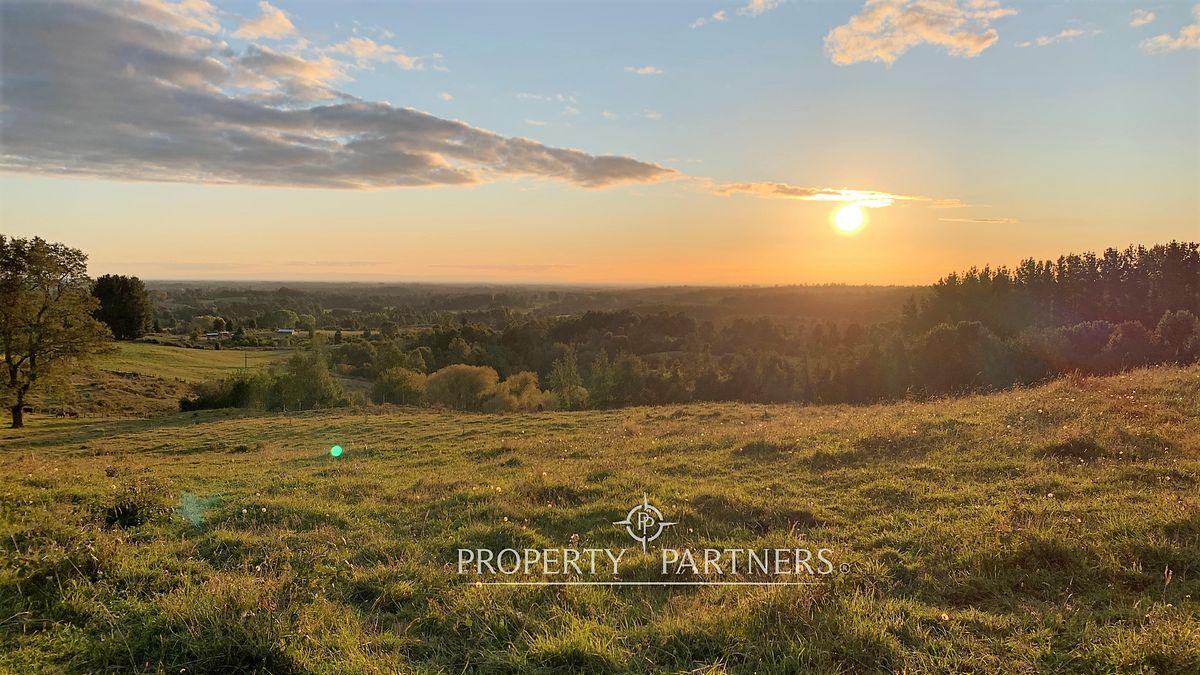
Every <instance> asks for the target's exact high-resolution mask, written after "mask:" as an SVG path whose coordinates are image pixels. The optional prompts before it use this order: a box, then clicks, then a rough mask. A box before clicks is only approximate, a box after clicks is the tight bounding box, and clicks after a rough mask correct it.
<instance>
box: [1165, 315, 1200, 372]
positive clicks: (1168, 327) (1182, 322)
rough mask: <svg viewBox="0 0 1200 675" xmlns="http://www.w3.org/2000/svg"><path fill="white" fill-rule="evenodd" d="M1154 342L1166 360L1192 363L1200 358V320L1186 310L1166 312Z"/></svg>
mask: <svg viewBox="0 0 1200 675" xmlns="http://www.w3.org/2000/svg"><path fill="white" fill-rule="evenodd" d="M1154 341H1155V343H1156V344H1157V345H1158V348H1159V350H1160V351H1161V352H1162V355H1163V358H1165V359H1166V360H1168V361H1172V362H1174V363H1180V364H1183V363H1191V362H1192V361H1195V360H1196V359H1198V358H1200V319H1197V318H1196V315H1195V314H1192V313H1191V312H1189V311H1187V310H1186V309H1184V310H1180V311H1178V312H1164V313H1163V315H1162V318H1161V319H1159V321H1158V327H1157V328H1155V329H1154Z"/></svg>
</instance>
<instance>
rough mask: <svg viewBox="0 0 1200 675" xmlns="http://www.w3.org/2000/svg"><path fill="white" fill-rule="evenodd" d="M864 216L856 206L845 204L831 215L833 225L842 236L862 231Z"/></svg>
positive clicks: (860, 208)
mask: <svg viewBox="0 0 1200 675" xmlns="http://www.w3.org/2000/svg"><path fill="white" fill-rule="evenodd" d="M865 221H866V215H865V214H864V213H863V210H862V207H861V206H859V205H858V204H847V205H845V206H843V207H841V208H840V209H838V210H837V211H834V213H833V224H834V226H835V227H836V228H837V229H838V232H841V233H842V234H854V233H855V232H858V231H859V230H861V229H862V226H863V223H864V222H865Z"/></svg>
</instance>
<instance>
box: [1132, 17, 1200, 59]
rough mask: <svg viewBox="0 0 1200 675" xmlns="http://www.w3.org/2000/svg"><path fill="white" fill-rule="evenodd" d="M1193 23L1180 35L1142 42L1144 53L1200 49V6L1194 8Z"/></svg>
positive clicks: (1185, 27)
mask: <svg viewBox="0 0 1200 675" xmlns="http://www.w3.org/2000/svg"><path fill="white" fill-rule="evenodd" d="M1192 20H1193V22H1192V23H1190V24H1188V25H1186V26H1184V27H1183V28H1181V29H1179V35H1176V36H1175V37H1171V35H1170V34H1167V33H1163V34H1162V35H1155V36H1154V37H1152V38H1146V39H1145V40H1142V44H1141V47H1142V51H1144V52H1146V53H1147V54H1161V53H1163V52H1173V51H1176V50H1179V49H1200V5H1196V6H1195V7H1192Z"/></svg>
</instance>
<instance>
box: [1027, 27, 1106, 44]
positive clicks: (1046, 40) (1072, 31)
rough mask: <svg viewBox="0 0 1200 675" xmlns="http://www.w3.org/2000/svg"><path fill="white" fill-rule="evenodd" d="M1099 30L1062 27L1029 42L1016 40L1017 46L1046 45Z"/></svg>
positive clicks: (1098, 32)
mask: <svg viewBox="0 0 1200 675" xmlns="http://www.w3.org/2000/svg"><path fill="white" fill-rule="evenodd" d="M1103 32H1104V31H1101V30H1084V29H1082V28H1064V29H1062V30H1060V31H1058V32H1057V33H1055V34H1054V35H1043V36H1041V37H1039V38H1037V39H1036V40H1033V41H1031V42H1018V43H1017V46H1018V47H1047V46H1049V45H1052V44H1055V43H1058V42H1070V41H1071V40H1074V39H1075V38H1078V37H1083V36H1089V37H1090V36H1095V35H1099V34H1100V33H1103Z"/></svg>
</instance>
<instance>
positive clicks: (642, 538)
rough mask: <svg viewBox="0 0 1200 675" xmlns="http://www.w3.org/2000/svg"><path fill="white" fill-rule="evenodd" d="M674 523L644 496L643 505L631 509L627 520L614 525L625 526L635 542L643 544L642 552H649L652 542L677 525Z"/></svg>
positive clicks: (626, 517)
mask: <svg viewBox="0 0 1200 675" xmlns="http://www.w3.org/2000/svg"><path fill="white" fill-rule="evenodd" d="M675 524H676V523H674V522H668V521H667V520H666V519H665V518H664V517H663V514H662V511H659V510H658V507H656V506H654V505H653V504H651V503H650V500H649V498H648V497H647V496H646V495H645V494H643V495H642V503H641V504H638V505H637V506H634V507H633V508H632V509H629V513H627V514H626V515H625V520H618V521H616V522H614V523H613V525H624V526H625V531H626V532H628V533H629V536H631V537H633V540H634V541H637V542H640V543H641V544H642V552H643V553H645V552H646V551H647V550H648V547H649V545H650V542H652V541H654V540H655V539H658V538H659V537H660V536H662V533H663V530H665V529H667V528H668V527H670V526H672V525H675Z"/></svg>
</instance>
